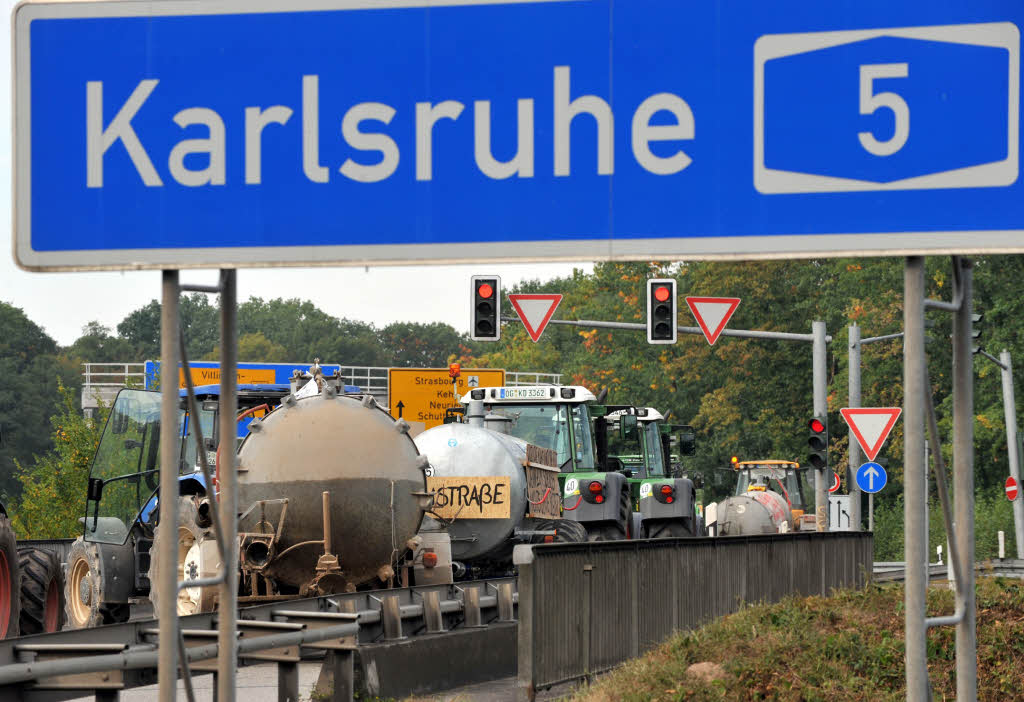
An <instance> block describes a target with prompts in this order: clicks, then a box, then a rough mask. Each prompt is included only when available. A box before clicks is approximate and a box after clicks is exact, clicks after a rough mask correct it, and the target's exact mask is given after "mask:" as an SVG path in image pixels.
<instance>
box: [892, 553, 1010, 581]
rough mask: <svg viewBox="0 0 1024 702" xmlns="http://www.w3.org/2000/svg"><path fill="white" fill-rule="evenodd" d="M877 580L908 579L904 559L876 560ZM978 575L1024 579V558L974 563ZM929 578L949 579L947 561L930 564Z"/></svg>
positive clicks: (997, 559) (995, 559)
mask: <svg viewBox="0 0 1024 702" xmlns="http://www.w3.org/2000/svg"><path fill="white" fill-rule="evenodd" d="M873 573H874V578H873V579H874V580H875V582H880V583H883V582H887V583H897V582H903V581H904V580H905V579H906V565H905V564H904V562H903V561H892V562H881V561H879V562H876V563H875V564H874V568H873ZM974 574H975V575H976V576H993V577H1003V578H1021V579H1024V560H1018V559H1016V558H1002V559H1000V558H994V559H992V560H990V561H978V562H977V563H975V564H974ZM928 579H929V580H948V579H949V567H948V564H946V563H929V564H928Z"/></svg>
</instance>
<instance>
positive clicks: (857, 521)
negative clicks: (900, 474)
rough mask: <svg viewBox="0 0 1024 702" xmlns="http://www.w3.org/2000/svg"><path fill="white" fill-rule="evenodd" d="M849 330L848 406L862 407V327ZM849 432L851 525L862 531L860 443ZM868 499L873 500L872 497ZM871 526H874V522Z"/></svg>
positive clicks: (848, 480)
mask: <svg viewBox="0 0 1024 702" xmlns="http://www.w3.org/2000/svg"><path fill="white" fill-rule="evenodd" d="M849 332H850V333H849V346H848V348H847V353H848V355H847V359H848V361H847V362H848V365H849V368H848V372H847V378H846V380H847V386H848V390H849V397H848V398H847V404H846V406H847V407H860V343H861V342H860V327H858V326H857V325H856V324H851V325H850V327H849ZM847 434H848V436H849V439H848V444H849V456H850V458H849V462H848V463H847V467H848V470H847V472H846V475H847V483H848V485H849V493H850V526H851V527H853V530H854V531H860V528H861V516H860V485H858V484H857V469H858V468H860V463H861V455H860V443H859V442H858V441H857V437H855V436H854V435H853V427H849V428H848V430H847ZM869 487H870V486H869ZM869 494H870V493H869ZM868 499H869V500H871V498H870V497H869V498H868ZM873 507H874V504H871V505H870V506H869V508H868V514H869V515H870V517H869V519H868V520H869V522H873V521H874V514H873V512H874V510H873ZM871 526H874V524H872V525H871Z"/></svg>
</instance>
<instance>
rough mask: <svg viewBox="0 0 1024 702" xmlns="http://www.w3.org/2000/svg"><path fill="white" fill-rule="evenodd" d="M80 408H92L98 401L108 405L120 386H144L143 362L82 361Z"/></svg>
mask: <svg viewBox="0 0 1024 702" xmlns="http://www.w3.org/2000/svg"><path fill="white" fill-rule="evenodd" d="M82 365H83V366H85V368H84V370H83V371H82V378H83V381H84V382H83V383H82V409H83V410H94V409H96V408H98V407H99V406H100V402H102V403H103V404H105V405H110V403H112V402H113V401H114V398H115V397H116V396H117V393H118V392H119V391H120V390H121V388H124V387H128V386H132V387H139V388H141V387H144V386H145V384H146V364H145V363H83V364H82Z"/></svg>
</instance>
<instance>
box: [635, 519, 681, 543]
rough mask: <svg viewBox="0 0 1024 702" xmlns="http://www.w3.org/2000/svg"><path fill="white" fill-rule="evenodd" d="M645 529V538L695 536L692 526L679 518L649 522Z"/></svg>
mask: <svg viewBox="0 0 1024 702" xmlns="http://www.w3.org/2000/svg"><path fill="white" fill-rule="evenodd" d="M643 530H644V538H645V539H677V538H682V537H689V536H693V534H692V533H691V531H690V527H689V526H688V525H687V524H686V523H685V522H682V521H680V520H678V519H666V520H663V521H657V522H649V523H647V524H644V527H643Z"/></svg>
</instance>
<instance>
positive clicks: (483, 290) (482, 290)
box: [476, 283, 494, 300]
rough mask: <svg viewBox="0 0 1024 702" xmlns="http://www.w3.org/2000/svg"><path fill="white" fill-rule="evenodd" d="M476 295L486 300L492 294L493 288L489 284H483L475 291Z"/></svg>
mask: <svg viewBox="0 0 1024 702" xmlns="http://www.w3.org/2000/svg"><path fill="white" fill-rule="evenodd" d="M476 294H477V295H479V296H480V297H482V298H484V299H485V300H486V299H488V298H490V297H491V295H493V294H494V288H492V287H491V286H490V284H489V283H484V284H483V285H481V286H480V287H479V288H477V289H476Z"/></svg>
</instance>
